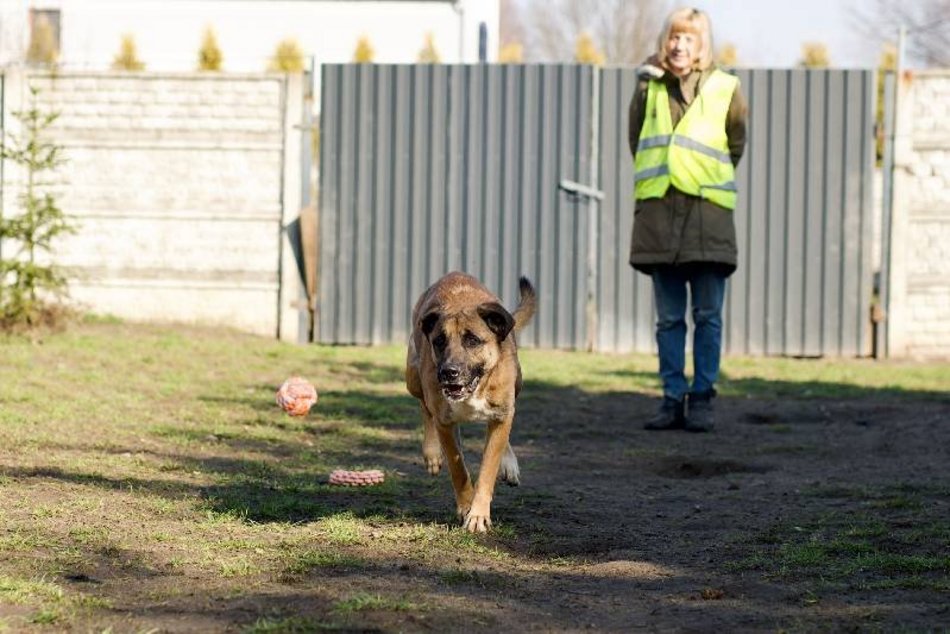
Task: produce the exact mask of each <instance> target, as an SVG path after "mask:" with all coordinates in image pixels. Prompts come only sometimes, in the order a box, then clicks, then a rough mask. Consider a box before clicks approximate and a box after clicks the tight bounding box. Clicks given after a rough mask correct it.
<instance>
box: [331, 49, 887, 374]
mask: <svg viewBox="0 0 950 634" xmlns="http://www.w3.org/2000/svg"><path fill="white" fill-rule="evenodd" d="M595 72H596V73H598V76H597V81H595V80H594V73H595ZM737 74H738V75H739V78H740V80H741V82H742V86H743V92H744V94H745V96H746V98H747V100H748V103H749V126H748V145H747V149H746V154H745V157H744V158H743V160H742V162H741V163H740V166H739V170H738V174H737V178H738V181H739V188H740V197H739V205H738V207H737V209H736V212H735V213H736V228H737V237H738V241H739V252H740V263H739V268H738V270H737V271H736V273H735V274H734V275H733V276H732V278H730V282H729V286H728V296H727V301H726V308H725V326H724V345H725V351H726V352H727V353H732V354H750V355H792V356H817V355H832V356H855V355H863V354H867V353H868V352H869V344H870V341H869V323H868V314H869V306H870V299H871V297H870V293H871V264H870V255H871V249H870V248H869V243H870V239H871V234H870V229H871V221H870V219H871V213H872V202H871V182H872V171H873V143H872V140H873V117H872V113H873V108H874V94H875V93H874V77H873V73H872V72H871V71H851V70H848V71H817V70H742V71H739V72H738V73H737ZM635 84H636V77H635V74H634V71H633V70H632V69H607V70H597V71H595V70H593V69H591V68H590V67H586V66H543V65H541V66H539V65H529V66H508V65H505V66H488V65H481V66H439V65H432V66H417V67H411V66H372V65H365V66H353V65H328V66H324V70H323V108H322V113H323V114H322V117H321V122H322V129H323V134H322V137H321V138H322V144H321V165H322V166H323V167H322V169H321V179H320V209H321V219H322V224H321V228H322V237H321V253H320V256H321V257H320V271H319V274H320V277H319V279H320V315H319V328H318V332H317V336H316V339H317V340H318V341H321V342H333V343H383V342H393V341H403V340H405V337H406V335H407V333H408V330H409V324H408V316H409V312H410V310H411V305H412V302H413V301H414V300H415V298H416V297H417V296H418V294H419V293H420V292H421V291H422V290H424V289H425V288H426V286H428V284H430V283H431V282H432V281H434V280H435V279H436V278H437V277H439V276H440V275H441V274H443V273H445V272H446V271H449V270H453V269H461V270H465V271H468V272H470V273H472V274H473V275H476V276H478V277H479V278H481V279H482V280H483V281H484V282H485V283H486V285H488V286H489V288H492V289H493V290H495V291H496V292H497V293H498V294H499V296H500V297H501V298H502V300H503V301H504V302H505V303H506V304H508V305H512V304H514V303H515V302H516V300H517V279H518V276H519V275H521V274H527V275H528V276H529V277H531V279H532V280H534V282H535V283H536V285H537V286H538V289H539V296H540V307H539V311H538V316H537V318H536V321H535V323H534V324H533V325H532V326H531V327H530V328H529V330H528V331H526V333H525V335H524V336H523V337H522V340H523V341H524V342H525V343H528V344H529V345H536V346H540V347H548V348H550V347H557V348H583V347H585V346H586V345H588V343H592V344H593V346H594V347H595V348H597V349H600V350H610V351H617V352H624V351H631V350H636V351H645V352H650V351H653V350H655V343H654V338H653V322H654V317H653V298H652V288H651V284H650V281H649V279H648V278H647V277H645V276H642V275H635V274H634V272H633V271H632V269H631V268H630V267H629V265H628V264H627V254H628V246H629V239H630V231H631V228H632V222H633V197H632V192H633V174H632V161H631V159H630V154H629V149H628V148H627V141H626V130H627V108H628V104H629V100H630V97H631V96H632V94H633V89H634V87H635ZM595 91H596V94H595ZM595 108H596V113H595V112H594V109H595ZM595 114H596V116H594V115H595ZM595 124H596V130H594V129H592V126H593V125H595ZM592 140H594V141H596V143H595V144H592V143H591V142H592ZM594 148H596V153H595V154H596V155H594V156H592V153H594ZM592 166H593V168H594V177H595V180H596V183H592V184H593V185H595V186H596V187H598V188H600V189H602V190H603V191H604V193H605V198H604V200H603V201H601V203H600V204H599V205H587V204H578V203H577V202H572V201H571V200H569V199H567V198H566V197H565V196H564V195H562V194H560V193H559V192H558V190H557V183H558V182H559V181H560V180H562V179H565V178H566V179H570V180H574V181H578V182H581V183H585V182H587V181H588V179H589V177H590V176H591V168H592ZM592 210H593V211H592ZM592 212H593V213H596V214H597V217H596V219H595V222H593V223H591V222H589V220H590V218H589V217H588V215H587V214H589V213H592ZM591 228H593V230H595V231H596V236H591V235H589V234H588V231H589V230H590V229H591ZM590 238H593V242H592V244H593V247H594V249H595V250H596V252H595V253H594V254H593V255H594V256H595V257H594V261H595V267H594V275H593V281H594V283H595V286H594V287H592V288H588V284H589V280H588V277H587V266H588V263H587V258H588V248H589V246H588V245H589V239H590ZM589 295H590V296H592V297H594V298H596V302H597V305H596V308H597V310H596V313H595V314H589V313H588V312H587V308H588V306H587V300H588V297H589ZM589 330H590V331H591V332H588V331H589ZM589 335H593V339H592V340H589V339H588V337H589Z"/></svg>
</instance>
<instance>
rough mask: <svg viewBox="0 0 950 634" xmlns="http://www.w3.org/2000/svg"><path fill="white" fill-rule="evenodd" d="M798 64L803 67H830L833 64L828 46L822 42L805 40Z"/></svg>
mask: <svg viewBox="0 0 950 634" xmlns="http://www.w3.org/2000/svg"><path fill="white" fill-rule="evenodd" d="M798 65H799V66H801V67H802V68H828V67H829V66H831V58H830V57H829V56H828V47H827V46H825V45H824V44H822V43H821V42H805V43H804V44H802V58H801V60H799V62H798Z"/></svg>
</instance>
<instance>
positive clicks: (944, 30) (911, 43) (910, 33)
mask: <svg viewBox="0 0 950 634" xmlns="http://www.w3.org/2000/svg"><path fill="white" fill-rule="evenodd" d="M851 15H852V21H853V23H854V27H855V29H856V31H857V32H858V33H859V34H860V35H862V36H863V37H866V38H869V39H870V40H871V41H872V43H874V44H875V45H876V46H877V47H878V48H880V46H881V45H882V44H884V43H885V42H896V41H897V30H898V28H899V27H900V26H901V25H903V26H904V27H906V29H907V41H906V53H907V56H908V58H910V59H913V60H916V61H918V62H920V63H922V64H924V65H926V66H950V0H915V1H914V2H908V1H907V0H871V1H870V2H868V1H867V0H865V1H864V2H858V1H857V0H856V1H855V2H854V7H853V10H852V11H851Z"/></svg>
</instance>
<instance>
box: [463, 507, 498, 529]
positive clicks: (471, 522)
mask: <svg viewBox="0 0 950 634" xmlns="http://www.w3.org/2000/svg"><path fill="white" fill-rule="evenodd" d="M462 528H464V529H465V530H467V531H468V532H469V533H487V532H488V531H489V530H491V516H490V515H489V514H488V513H485V514H484V515H481V514H479V513H475V512H472V511H469V512H468V514H467V515H466V516H465V520H463V522H462Z"/></svg>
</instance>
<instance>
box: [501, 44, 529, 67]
mask: <svg viewBox="0 0 950 634" xmlns="http://www.w3.org/2000/svg"><path fill="white" fill-rule="evenodd" d="M523 61H524V47H522V46H521V44H518V43H517V42H509V43H508V44H505V45H504V46H502V47H501V50H500V51H498V63H499V64H520V63H522V62H523Z"/></svg>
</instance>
